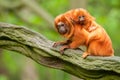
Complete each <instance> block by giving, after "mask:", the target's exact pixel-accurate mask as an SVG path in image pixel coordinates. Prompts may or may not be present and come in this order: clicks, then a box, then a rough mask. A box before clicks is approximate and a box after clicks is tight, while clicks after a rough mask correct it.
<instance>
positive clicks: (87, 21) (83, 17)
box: [54, 8, 114, 58]
mask: <svg viewBox="0 0 120 80" xmlns="http://www.w3.org/2000/svg"><path fill="white" fill-rule="evenodd" d="M55 27H56V29H57V31H58V32H59V33H60V34H61V35H62V36H64V37H66V38H67V39H68V40H69V43H67V41H65V43H66V44H65V45H63V46H62V47H61V49H60V52H61V53H63V52H64V50H65V49H67V48H73V49H75V48H78V47H79V46H80V45H85V46H86V47H87V50H86V51H85V52H84V53H83V55H82V57H83V58H86V57H87V56H88V55H92V56H113V55H114V50H113V48H112V42H111V39H110V37H109V36H108V34H107V33H106V31H105V30H104V29H103V28H102V27H101V26H100V25H98V24H97V23H96V22H95V19H94V17H92V16H91V15H90V14H89V13H88V12H87V11H86V10H85V9H81V8H80V9H73V10H70V11H68V12H66V13H64V14H62V15H59V16H58V17H56V19H55ZM55 44H56V43H55ZM55 44H54V45H55Z"/></svg>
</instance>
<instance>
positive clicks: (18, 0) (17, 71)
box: [0, 0, 120, 80]
mask: <svg viewBox="0 0 120 80" xmlns="http://www.w3.org/2000/svg"><path fill="white" fill-rule="evenodd" d="M80 7H82V8H85V9H87V10H88V11H89V12H90V13H91V15H93V16H94V17H95V18H96V22H97V23H98V24H100V25H102V26H103V27H104V28H105V29H106V31H107V32H108V34H109V35H110V37H111V39H112V42H113V47H114V50H115V55H117V56H120V54H119V53H120V47H119V45H120V2H119V0H0V22H6V23H11V24H16V25H20V26H26V27H28V28H30V29H32V30H34V31H37V32H39V33H41V34H43V35H44V36H46V37H47V38H48V39H50V40H52V41H58V40H61V38H62V37H61V36H60V35H59V34H58V33H57V32H56V31H55V29H54V28H53V20H54V18H55V17H56V16H57V15H59V14H61V13H64V12H66V11H68V10H70V9H72V8H80ZM0 80H80V79H78V78H76V77H74V76H71V75H70V74H67V73H65V72H63V71H60V70H56V69H51V68H47V67H44V66H41V65H39V64H37V63H36V62H34V61H32V60H31V59H29V58H27V57H25V56H23V55H20V54H17V53H15V52H11V51H7V50H2V49H0Z"/></svg>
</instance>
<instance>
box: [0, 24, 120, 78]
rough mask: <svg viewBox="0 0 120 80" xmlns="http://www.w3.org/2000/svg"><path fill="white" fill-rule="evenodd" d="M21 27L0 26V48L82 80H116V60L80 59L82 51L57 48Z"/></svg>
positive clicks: (119, 75)
mask: <svg viewBox="0 0 120 80" xmlns="http://www.w3.org/2000/svg"><path fill="white" fill-rule="evenodd" d="M52 45H53V42H52V41H50V40H48V39H46V38H45V37H44V36H42V35H41V34H39V33H36V32H33V31H31V30H29V29H27V28H25V27H22V26H16V25H12V24H7V23H0V48H3V49H7V50H11V51H16V52H18V53H21V54H23V55H25V56H27V57H30V58H31V59H32V60H34V61H36V62H38V63H39V64H42V65H44V66H47V67H51V68H56V69H60V70H63V71H65V72H68V73H70V74H72V75H75V76H77V77H79V78H82V79H86V80H90V79H91V80H110V79H111V80H119V79H120V57H116V56H115V57H92V56H89V57H87V58H86V59H82V58H81V53H82V51H80V50H72V49H68V50H66V51H65V54H64V55H60V54H59V47H58V48H53V47H52Z"/></svg>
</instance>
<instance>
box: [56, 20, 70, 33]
mask: <svg viewBox="0 0 120 80" xmlns="http://www.w3.org/2000/svg"><path fill="white" fill-rule="evenodd" d="M57 29H58V32H59V33H60V34H65V33H67V32H68V29H67V25H66V24H65V23H63V22H58V24H57Z"/></svg>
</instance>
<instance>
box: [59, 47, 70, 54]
mask: <svg viewBox="0 0 120 80" xmlns="http://www.w3.org/2000/svg"><path fill="white" fill-rule="evenodd" d="M68 48H70V47H69V46H68V45H65V46H62V47H61V48H60V53H61V54H64V51H65V50H66V49H68Z"/></svg>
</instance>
